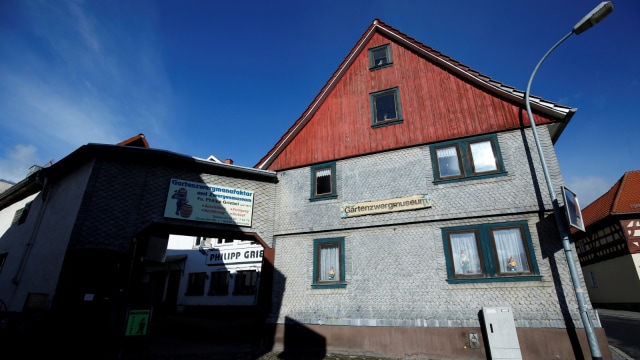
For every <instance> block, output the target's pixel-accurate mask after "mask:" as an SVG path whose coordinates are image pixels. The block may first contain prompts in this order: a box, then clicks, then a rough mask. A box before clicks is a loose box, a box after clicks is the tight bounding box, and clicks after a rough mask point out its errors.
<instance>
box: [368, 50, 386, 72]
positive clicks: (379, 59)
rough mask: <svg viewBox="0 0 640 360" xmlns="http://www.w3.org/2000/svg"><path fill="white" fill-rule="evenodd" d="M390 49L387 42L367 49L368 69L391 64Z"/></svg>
mask: <svg viewBox="0 0 640 360" xmlns="http://www.w3.org/2000/svg"><path fill="white" fill-rule="evenodd" d="M391 64H392V62H391V49H390V47H389V44H387V45H383V46H378V47H375V48H373V49H369V70H376V69H380V68H383V67H387V66H391Z"/></svg>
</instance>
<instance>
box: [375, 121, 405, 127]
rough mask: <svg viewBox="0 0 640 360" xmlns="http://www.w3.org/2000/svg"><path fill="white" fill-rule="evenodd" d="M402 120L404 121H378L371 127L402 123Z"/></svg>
mask: <svg viewBox="0 0 640 360" xmlns="http://www.w3.org/2000/svg"><path fill="white" fill-rule="evenodd" d="M402 121H403V119H397V120H389V121H382V122H377V123H375V124H373V125H371V128H373V129H377V128H381V127H385V126H389V125H396V124H402Z"/></svg>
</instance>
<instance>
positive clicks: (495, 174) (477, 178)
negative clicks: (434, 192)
mask: <svg viewBox="0 0 640 360" xmlns="http://www.w3.org/2000/svg"><path fill="white" fill-rule="evenodd" d="M507 175H508V173H507V172H506V171H505V172H499V173H491V174H486V175H476V176H466V177H457V178H452V179H436V180H433V183H434V184H447V183H456V182H460V181H470V180H480V179H489V178H495V177H501V176H507Z"/></svg>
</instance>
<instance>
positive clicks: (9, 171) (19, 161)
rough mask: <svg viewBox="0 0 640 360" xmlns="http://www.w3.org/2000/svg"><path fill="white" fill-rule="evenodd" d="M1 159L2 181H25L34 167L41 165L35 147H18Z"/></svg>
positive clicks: (0, 171)
mask: <svg viewBox="0 0 640 360" xmlns="http://www.w3.org/2000/svg"><path fill="white" fill-rule="evenodd" d="M4 155H5V157H2V158H0V169H1V170H0V179H4V180H9V181H12V182H16V183H17V182H19V181H20V180H22V179H24V178H25V177H26V176H27V173H28V172H29V168H30V167H31V166H33V165H40V164H41V160H40V159H38V156H37V148H36V147H35V146H33V145H16V146H15V147H14V148H13V149H10V150H7V152H6V153H5V154H4Z"/></svg>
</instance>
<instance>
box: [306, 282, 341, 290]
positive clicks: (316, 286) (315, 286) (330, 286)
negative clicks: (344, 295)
mask: <svg viewBox="0 0 640 360" xmlns="http://www.w3.org/2000/svg"><path fill="white" fill-rule="evenodd" d="M346 287H347V284H346V283H331V284H326V285H325V284H313V285H311V288H312V289H344V288H346Z"/></svg>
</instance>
